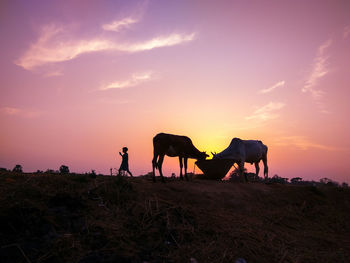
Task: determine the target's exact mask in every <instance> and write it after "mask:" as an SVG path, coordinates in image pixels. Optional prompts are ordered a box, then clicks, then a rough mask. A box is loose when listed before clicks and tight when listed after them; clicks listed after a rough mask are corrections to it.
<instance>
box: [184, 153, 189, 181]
mask: <svg viewBox="0 0 350 263" xmlns="http://www.w3.org/2000/svg"><path fill="white" fill-rule="evenodd" d="M184 165H185V178H186V181H188V177H187V158H186V157H185V158H184Z"/></svg>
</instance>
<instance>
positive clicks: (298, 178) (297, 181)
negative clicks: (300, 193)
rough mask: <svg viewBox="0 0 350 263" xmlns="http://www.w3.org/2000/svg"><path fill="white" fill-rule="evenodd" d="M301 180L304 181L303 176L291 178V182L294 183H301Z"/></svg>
mask: <svg viewBox="0 0 350 263" xmlns="http://www.w3.org/2000/svg"><path fill="white" fill-rule="evenodd" d="M301 181H303V178H301V177H294V178H292V179H290V182H291V183H292V184H298V183H300V182H301Z"/></svg>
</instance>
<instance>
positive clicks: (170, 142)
mask: <svg viewBox="0 0 350 263" xmlns="http://www.w3.org/2000/svg"><path fill="white" fill-rule="evenodd" d="M165 155H167V156H170V157H176V156H178V157H179V162H180V179H181V180H183V176H182V167H183V161H184V165H185V178H186V180H187V181H188V177H187V159H188V158H193V159H197V160H205V159H206V158H207V157H209V155H207V154H206V153H205V152H200V151H199V150H198V149H197V148H196V147H195V146H194V145H193V143H192V141H191V139H190V138H188V137H186V136H179V135H173V134H166V133H159V134H157V135H156V136H155V137H154V138H153V160H152V168H153V181H154V182H155V181H156V177H155V169H156V168H157V169H158V170H159V174H160V176H161V178H162V181H163V182H164V177H163V172H162V164H163V161H164V156H165Z"/></svg>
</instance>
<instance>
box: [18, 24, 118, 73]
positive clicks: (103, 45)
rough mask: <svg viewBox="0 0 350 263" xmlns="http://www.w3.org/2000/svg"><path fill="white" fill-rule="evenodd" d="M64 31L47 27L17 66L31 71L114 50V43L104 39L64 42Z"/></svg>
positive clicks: (52, 26)
mask: <svg viewBox="0 0 350 263" xmlns="http://www.w3.org/2000/svg"><path fill="white" fill-rule="evenodd" d="M64 31H65V30H64V29H63V28H62V27H56V26H54V25H50V26H45V27H44V28H43V29H42V31H41V35H40V37H39V39H38V40H37V41H36V42H35V43H34V44H32V45H31V46H30V48H29V49H28V50H27V51H26V52H25V53H24V55H23V56H21V57H20V58H19V59H18V60H17V61H15V64H17V65H18V66H21V67H23V68H25V69H28V70H31V69H33V68H35V67H38V66H41V65H43V64H47V63H53V62H62V61H67V60H71V59H74V58H76V57H77V56H78V55H80V54H83V53H89V52H95V51H101V50H107V49H111V48H113V43H112V42H110V41H108V40H104V39H92V40H62V39H60V34H61V33H63V32H64Z"/></svg>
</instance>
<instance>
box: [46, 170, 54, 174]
mask: <svg viewBox="0 0 350 263" xmlns="http://www.w3.org/2000/svg"><path fill="white" fill-rule="evenodd" d="M45 173H47V174H55V173H56V171H55V170H52V169H47V170H46V171H45Z"/></svg>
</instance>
